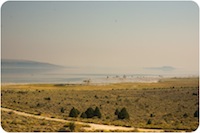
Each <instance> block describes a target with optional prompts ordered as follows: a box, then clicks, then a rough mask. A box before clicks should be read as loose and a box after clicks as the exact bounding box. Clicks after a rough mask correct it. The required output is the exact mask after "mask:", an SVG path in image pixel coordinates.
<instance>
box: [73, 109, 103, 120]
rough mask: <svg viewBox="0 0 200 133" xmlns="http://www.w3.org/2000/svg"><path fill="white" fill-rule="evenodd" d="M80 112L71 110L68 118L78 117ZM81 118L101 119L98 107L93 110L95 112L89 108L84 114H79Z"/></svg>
mask: <svg viewBox="0 0 200 133" xmlns="http://www.w3.org/2000/svg"><path fill="white" fill-rule="evenodd" d="M79 114H80V112H79V111H78V110H77V109H76V108H74V107H73V108H72V109H71V111H70V113H69V117H78V115H79ZM80 117H81V118H93V117H98V118H101V112H100V110H99V108H98V107H96V108H95V110H94V109H93V108H91V107H89V108H88V109H87V110H86V111H85V112H83V113H81V116H80Z"/></svg>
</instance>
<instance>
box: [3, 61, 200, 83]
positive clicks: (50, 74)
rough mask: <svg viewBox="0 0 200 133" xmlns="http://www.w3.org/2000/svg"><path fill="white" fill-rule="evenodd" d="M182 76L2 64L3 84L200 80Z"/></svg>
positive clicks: (177, 72) (174, 71)
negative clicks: (186, 78)
mask: <svg viewBox="0 0 200 133" xmlns="http://www.w3.org/2000/svg"><path fill="white" fill-rule="evenodd" d="M182 73H183V70H181V68H173V67H170V66H163V67H155V68H117V67H116V68H103V67H93V68H92V67H74V66H73V67H72V66H59V65H55V64H49V63H42V62H35V61H25V60H2V83H83V81H84V80H88V79H90V80H91V81H92V82H93V83H105V82H130V81H132V82H133V81H138V80H136V79H137V78H140V79H141V78H145V77H146V78H149V79H151V78H154V79H153V80H152V81H154V80H155V78H156V79H157V78H158V77H160V76H164V77H165V76H166V77H174V76H178V77H187V76H198V73H195V72H190V71H184V74H182ZM124 76H126V80H125V79H123V77H124ZM117 78H118V80H117ZM111 79H112V80H111ZM120 79H123V80H120ZM131 79H132V80H131ZM144 80H145V79H144ZM149 81H151V80H149Z"/></svg>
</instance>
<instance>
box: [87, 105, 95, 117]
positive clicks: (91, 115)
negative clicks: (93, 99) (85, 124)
mask: <svg viewBox="0 0 200 133" xmlns="http://www.w3.org/2000/svg"><path fill="white" fill-rule="evenodd" d="M85 114H86V115H87V118H92V117H93V116H94V110H93V109H92V108H91V107H89V108H88V109H87V110H86V111H85Z"/></svg>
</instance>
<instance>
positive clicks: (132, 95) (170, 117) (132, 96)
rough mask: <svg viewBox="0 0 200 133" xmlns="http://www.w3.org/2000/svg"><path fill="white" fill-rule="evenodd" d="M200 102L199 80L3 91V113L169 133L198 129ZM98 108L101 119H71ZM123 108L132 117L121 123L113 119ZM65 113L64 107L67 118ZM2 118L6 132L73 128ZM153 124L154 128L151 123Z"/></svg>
mask: <svg viewBox="0 0 200 133" xmlns="http://www.w3.org/2000/svg"><path fill="white" fill-rule="evenodd" d="M198 98H199V78H166V79H162V80H160V81H159V82H158V83H115V84H108V85H92V84H91V85H90V84H89V85H84V84H82V85H80V84H77V85H65V84H27V85H2V86H1V106H2V107H4V108H10V109H13V110H18V111H22V112H27V113H30V114H36V115H40V116H47V117H52V118H60V119H66V120H75V121H83V122H91V123H100V124H106V125H120V126H126V127H136V128H152V129H164V130H165V131H178V130H185V131H194V130H196V129H197V127H198V125H199V120H198V117H194V113H195V111H197V110H198V108H199V99H198ZM96 106H97V107H99V109H100V111H101V114H102V118H101V119H98V118H90V119H87V118H85V119H83V118H80V117H77V118H70V117H69V116H68V115H69V112H70V110H71V109H72V108H73V107H75V108H77V109H78V110H79V111H80V112H84V111H85V110H86V109H87V108H89V107H92V108H95V107H96ZM123 107H125V108H126V109H127V111H128V113H129V115H130V119H128V120H118V119H117V116H116V115H114V112H115V110H116V109H117V108H118V109H122V108H123ZM61 108H64V113H63V112H61ZM1 113H2V114H1V115H2V116H1V119H2V121H1V124H2V127H3V129H5V130H6V131H9V132H10V131H12V132H20V131H52V132H57V131H59V129H60V128H62V127H63V126H66V127H67V126H68V125H64V124H63V123H59V122H53V121H51V122H49V121H47V120H37V119H35V118H27V117H24V116H17V115H16V114H13V113H10V112H3V111H2V112H1ZM149 120H150V121H151V123H148V121H149ZM20 123H21V124H20ZM33 125H34V126H33ZM77 131H80V130H77Z"/></svg>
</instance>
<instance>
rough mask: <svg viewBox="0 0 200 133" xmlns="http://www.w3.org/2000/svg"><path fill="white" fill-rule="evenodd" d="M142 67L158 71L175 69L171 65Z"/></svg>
mask: <svg viewBox="0 0 200 133" xmlns="http://www.w3.org/2000/svg"><path fill="white" fill-rule="evenodd" d="M144 69H149V70H160V71H173V70H175V68H174V67H172V66H162V67H145V68H144Z"/></svg>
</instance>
